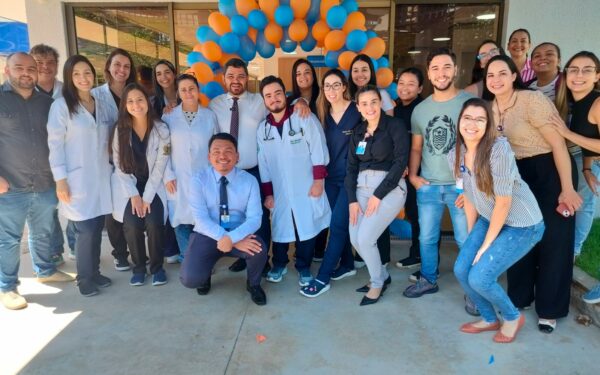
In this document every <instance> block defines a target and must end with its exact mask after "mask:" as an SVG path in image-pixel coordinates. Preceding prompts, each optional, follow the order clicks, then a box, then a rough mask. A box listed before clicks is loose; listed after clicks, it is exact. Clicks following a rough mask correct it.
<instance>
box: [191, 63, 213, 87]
mask: <svg viewBox="0 0 600 375" xmlns="http://www.w3.org/2000/svg"><path fill="white" fill-rule="evenodd" d="M192 70H193V71H194V75H195V76H196V79H197V80H198V82H200V83H201V84H203V85H205V84H207V83H208V82H210V81H212V80H213V78H215V75H214V74H213V71H212V69H211V68H210V66H208V64H206V63H203V62H197V63H195V64H194V65H192Z"/></svg>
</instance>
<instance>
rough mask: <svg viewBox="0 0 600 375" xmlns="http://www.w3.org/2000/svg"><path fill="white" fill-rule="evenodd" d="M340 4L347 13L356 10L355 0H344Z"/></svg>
mask: <svg viewBox="0 0 600 375" xmlns="http://www.w3.org/2000/svg"><path fill="white" fill-rule="evenodd" d="M342 6H343V7H344V9H346V12H348V13H352V12H356V11H357V10H358V3H357V2H356V0H344V1H343V2H342Z"/></svg>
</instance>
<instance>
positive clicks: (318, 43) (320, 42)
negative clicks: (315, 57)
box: [317, 40, 325, 55]
mask: <svg viewBox="0 0 600 375" xmlns="http://www.w3.org/2000/svg"><path fill="white" fill-rule="evenodd" d="M317 47H319V48H324V47H325V42H324V41H322V40H317ZM323 55H325V52H323Z"/></svg>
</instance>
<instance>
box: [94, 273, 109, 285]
mask: <svg viewBox="0 0 600 375" xmlns="http://www.w3.org/2000/svg"><path fill="white" fill-rule="evenodd" d="M92 282H93V283H94V284H95V285H96V286H97V287H98V288H106V287H109V286H110V284H112V281H111V280H110V279H109V278H108V277H106V276H104V275H101V274H98V275H96V276H94V277H93V278H92Z"/></svg>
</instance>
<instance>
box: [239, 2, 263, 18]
mask: <svg viewBox="0 0 600 375" xmlns="http://www.w3.org/2000/svg"><path fill="white" fill-rule="evenodd" d="M235 9H237V11H238V13H239V14H241V15H242V16H244V17H248V13H250V12H251V11H253V10H254V9H258V4H256V1H254V0H235Z"/></svg>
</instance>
